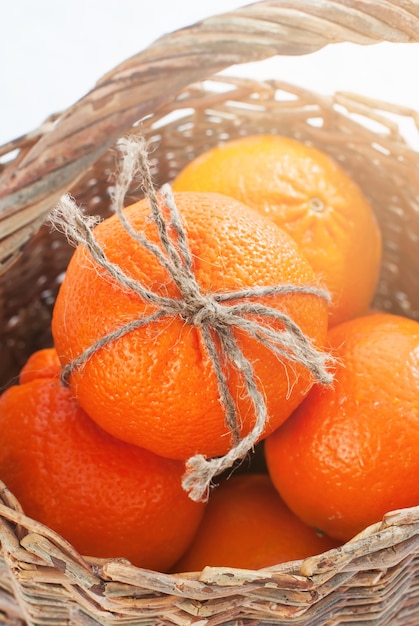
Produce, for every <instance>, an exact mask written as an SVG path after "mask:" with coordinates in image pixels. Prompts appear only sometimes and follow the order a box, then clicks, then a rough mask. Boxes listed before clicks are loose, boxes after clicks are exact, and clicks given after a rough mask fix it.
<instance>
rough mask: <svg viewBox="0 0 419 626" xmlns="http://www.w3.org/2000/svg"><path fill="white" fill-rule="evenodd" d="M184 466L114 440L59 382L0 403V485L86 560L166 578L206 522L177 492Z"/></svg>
mask: <svg viewBox="0 0 419 626" xmlns="http://www.w3.org/2000/svg"><path fill="white" fill-rule="evenodd" d="M183 472H184V464H183V463H182V462H180V461H173V460H169V459H164V458H162V457H159V456H157V455H155V454H153V453H151V452H149V451H147V450H143V449H141V448H139V447H136V446H133V445H129V444H127V443H124V442H122V441H119V440H117V439H114V438H113V437H111V436H110V435H108V434H107V433H105V432H104V431H103V430H101V429H100V428H99V427H98V426H97V425H96V424H95V423H94V422H93V421H92V420H90V419H89V418H88V416H87V415H86V413H85V412H84V411H83V410H82V409H81V408H80V407H79V406H78V404H77V403H76V401H75V400H74V398H73V396H72V392H71V391H70V390H69V389H67V388H65V387H63V386H62V385H60V383H59V382H58V380H57V378H39V379H32V380H31V381H29V382H27V383H24V384H21V385H16V386H14V387H11V388H9V389H8V390H7V391H5V392H4V393H3V395H2V396H1V397H0V478H1V479H2V480H3V482H4V483H5V484H6V485H7V487H8V488H9V489H10V490H11V491H12V493H13V494H14V495H15V496H16V497H17V498H18V500H19V501H20V503H21V505H22V507H23V510H24V511H25V513H26V514H27V515H28V516H30V517H32V518H34V519H36V520H38V521H39V522H42V523H44V524H46V525H47V526H48V527H50V528H52V529H53V530H55V531H56V532H58V533H60V534H61V536H63V537H64V538H65V539H66V540H67V541H69V542H70V543H71V544H72V545H73V546H74V547H75V548H76V549H77V550H78V551H79V552H80V553H82V554H84V555H86V556H94V557H124V558H126V559H129V560H130V561H131V562H132V563H133V564H134V565H137V566H141V567H146V568H151V569H155V570H167V569H169V568H170V567H171V566H173V564H174V563H175V561H177V560H178V559H179V557H180V556H181V554H182V553H183V552H184V551H185V549H186V548H187V546H188V545H189V543H190V541H191V540H192V538H193V536H194V534H195V532H196V529H197V527H198V524H199V522H200V520H201V517H202V513H203V505H202V504H200V503H196V502H193V501H192V500H191V499H190V498H189V497H188V495H187V494H186V493H185V491H184V490H183V489H182V486H181V477H182V475H183Z"/></svg>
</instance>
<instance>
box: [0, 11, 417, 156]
mask: <svg viewBox="0 0 419 626" xmlns="http://www.w3.org/2000/svg"><path fill="white" fill-rule="evenodd" d="M371 2H373V0H371ZM243 4H245V0H242V1H240V0H67V1H61V0H13V2H11V1H10V0H9V1H6V0H3V3H2V8H1V18H0V19H1V22H0V145H2V144H4V143H6V142H7V141H9V140H11V139H13V138H15V137H17V136H19V135H21V134H23V133H25V132H27V131H30V130H33V129H34V128H36V127H37V126H38V125H39V124H40V123H41V122H42V121H43V120H44V119H45V118H46V117H47V116H49V115H50V114H51V113H55V112H58V111H61V110H63V109H65V108H67V107H68V106H71V105H72V104H73V103H74V102H75V101H76V100H78V99H79V98H80V97H81V96H83V95H84V94H85V93H86V92H87V91H88V90H89V89H91V88H92V86H93V85H94V83H95V81H96V80H98V79H99V78H100V77H101V76H102V75H103V74H104V73H106V72H107V71H109V70H110V69H112V68H113V67H114V66H115V65H117V64H118V63H120V62H121V61H123V60H125V59H126V58H128V57H129V56H131V55H133V54H135V53H137V52H139V51H141V50H143V49H144V48H145V47H147V45H149V44H150V43H151V42H152V41H154V40H155V39H156V38H157V37H159V36H160V35H162V34H164V33H166V32H171V31H173V30H175V29H177V28H180V27H183V26H186V25H188V24H190V23H193V22H195V21H197V20H199V19H202V18H204V17H207V16H209V15H213V14H215V13H221V12H224V11H228V10H231V9H234V8H236V7H239V6H241V5H243ZM240 72H241V73H243V72H245V73H247V74H248V75H250V76H254V77H263V78H265V77H266V78H280V79H283V80H286V81H289V82H294V83H296V84H298V85H301V86H306V87H308V88H310V89H313V90H314V91H316V92H318V93H326V94H327V93H334V92H335V91H337V90H340V89H344V90H349V91H354V92H356V93H362V94H365V95H368V96H371V97H376V98H380V99H383V100H386V101H390V102H395V103H398V104H406V105H408V106H410V107H412V108H414V109H415V110H416V111H419V78H418V77H419V73H418V72H419V44H377V45H373V46H363V47H360V46H351V45H348V44H338V45H333V46H328V47H327V48H325V49H323V50H321V51H319V52H317V53H315V54H312V55H308V56H303V57H295V58H288V57H279V58H275V59H271V60H268V61H266V62H263V63H258V64H253V65H251V66H248V67H243V66H241V67H240V68H237V71H236V68H232V69H230V71H229V73H240ZM415 139H416V137H415V138H414V139H413V141H415Z"/></svg>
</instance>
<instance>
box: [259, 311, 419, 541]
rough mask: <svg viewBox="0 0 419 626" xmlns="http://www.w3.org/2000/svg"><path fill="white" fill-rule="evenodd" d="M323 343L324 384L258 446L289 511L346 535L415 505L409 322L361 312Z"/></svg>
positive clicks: (418, 326) (416, 413)
mask: <svg viewBox="0 0 419 626" xmlns="http://www.w3.org/2000/svg"><path fill="white" fill-rule="evenodd" d="M329 341H330V346H331V348H332V349H333V351H334V352H335V353H336V355H337V357H338V365H337V367H336V373H335V382H334V386H333V388H322V389H320V388H313V389H312V391H311V392H310V394H309V395H308V396H307V398H306V399H305V400H304V401H303V402H302V404H301V405H300V406H299V407H298V408H297V410H296V411H295V412H294V414H293V415H292V416H291V417H290V418H289V420H288V421H287V422H286V423H285V424H284V425H283V426H281V427H280V428H279V429H278V430H277V431H276V432H275V433H274V434H273V435H272V436H271V437H269V438H268V439H267V440H266V441H265V454H266V461H267V466H268V469H269V473H270V475H271V477H272V481H273V483H274V484H275V486H276V488H277V490H278V492H279V493H280V494H281V496H282V497H283V499H284V500H285V502H286V503H287V504H288V506H289V507H290V508H291V509H292V510H293V511H294V513H296V514H297V515H298V516H299V517H301V518H302V519H303V520H304V521H305V522H306V523H308V524H310V525H312V526H315V527H316V528H319V529H321V530H323V531H324V532H325V533H327V534H329V535H331V536H333V537H337V538H338V539H341V540H347V539H350V538H351V537H353V536H354V535H355V534H357V533H358V532H359V531H361V530H362V529H364V528H365V527H367V526H368V525H370V524H372V523H375V522H378V521H380V520H381V519H382V517H383V515H384V514H385V513H386V512H388V511H390V510H394V509H398V508H403V507H409V506H416V505H419V481H418V475H419V396H418V382H419V323H418V322H416V321H413V320H410V319H407V318H404V317H401V316H397V315H390V314H386V313H376V314H373V313H371V314H369V315H367V316H365V317H360V318H358V319H355V320H351V321H348V322H345V323H343V324H341V325H339V326H336V327H334V328H333V329H331V331H330V333H329Z"/></svg>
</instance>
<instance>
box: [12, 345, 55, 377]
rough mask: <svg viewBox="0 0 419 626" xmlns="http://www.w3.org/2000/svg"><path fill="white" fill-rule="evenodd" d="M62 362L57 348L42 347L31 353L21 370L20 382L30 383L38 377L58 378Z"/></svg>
mask: <svg viewBox="0 0 419 626" xmlns="http://www.w3.org/2000/svg"><path fill="white" fill-rule="evenodd" d="M60 373H61V363H60V360H59V358H58V355H57V351H56V350H55V348H42V349H41V350H37V351H36V352H34V353H33V354H31V355H30V356H29V358H28V360H27V361H26V363H25V364H24V366H23V367H22V369H21V370H20V374H19V382H20V383H21V384H23V383H28V382H29V381H30V380H36V379H37V378H58V377H59V376H60Z"/></svg>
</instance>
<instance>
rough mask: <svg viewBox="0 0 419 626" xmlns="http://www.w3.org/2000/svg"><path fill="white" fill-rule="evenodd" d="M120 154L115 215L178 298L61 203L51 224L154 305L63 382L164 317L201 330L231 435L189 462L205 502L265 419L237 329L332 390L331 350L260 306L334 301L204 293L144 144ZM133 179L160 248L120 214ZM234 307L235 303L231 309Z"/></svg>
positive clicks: (297, 289) (80, 360)
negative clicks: (238, 390)
mask: <svg viewBox="0 0 419 626" xmlns="http://www.w3.org/2000/svg"><path fill="white" fill-rule="evenodd" d="M119 150H120V152H121V155H122V156H121V171H120V172H119V176H118V180H117V182H116V185H115V188H114V191H113V205H114V209H115V212H116V214H117V216H118V218H119V219H120V221H121V223H122V225H123V226H124V228H125V229H126V231H127V232H128V233H129V234H130V236H131V237H133V239H135V240H136V241H137V242H138V243H139V244H140V245H142V246H144V247H145V248H146V249H147V250H148V251H150V252H151V253H152V254H153V255H154V256H155V257H156V259H157V260H158V261H159V262H160V263H161V265H162V266H163V267H164V268H165V269H166V270H167V271H168V273H169V275H170V277H171V279H172V280H173V281H174V283H175V284H176V285H177V287H178V289H179V292H180V297H179V298H170V297H164V296H160V295H158V294H156V293H154V292H153V291H150V290H148V289H147V288H146V287H145V286H144V285H142V284H141V283H140V282H139V281H137V280H135V279H133V278H131V277H130V276H127V275H126V274H125V272H124V271H123V270H122V269H121V267H119V266H118V265H116V264H114V263H112V262H111V261H110V260H109V259H108V258H107V257H106V254H105V252H104V250H103V249H102V247H101V246H100V245H99V244H98V242H97V241H96V239H95V236H94V232H93V228H94V226H95V224H96V223H97V220H96V219H95V218H92V217H88V216H85V215H84V214H83V213H82V211H81V210H80V209H79V208H78V207H77V205H76V204H75V203H74V201H73V200H72V199H71V198H70V197H69V196H65V197H64V198H62V200H61V202H60V204H59V205H58V206H57V208H56V209H55V210H54V211H53V212H52V214H51V221H52V223H53V224H54V225H55V226H56V227H57V228H59V229H60V230H63V231H64V233H65V234H66V236H67V238H68V239H69V240H70V241H71V242H72V243H74V244H83V245H85V246H86V247H87V248H88V250H89V252H90V254H91V255H92V257H93V259H94V260H95V262H96V263H97V264H98V265H99V266H101V267H102V268H104V269H105V270H106V271H107V272H109V274H110V275H111V276H112V277H113V278H114V279H115V280H116V281H117V282H118V283H119V284H120V285H121V286H122V287H124V288H125V289H128V290H132V291H134V292H135V293H137V294H138V295H139V296H140V298H141V299H142V300H144V301H145V302H148V303H150V304H153V305H155V307H156V309H155V311H154V312H153V313H151V314H150V315H144V316H142V317H139V318H138V319H135V320H133V321H130V322H128V323H127V324H124V325H123V326H122V327H120V328H116V329H115V330H114V331H112V332H110V333H109V334H107V335H105V336H104V337H101V338H100V339H99V340H98V341H97V342H96V343H94V344H93V345H92V346H90V347H89V348H88V349H87V350H85V351H84V352H83V353H82V354H80V355H79V356H78V357H77V358H75V359H74V360H73V361H71V362H70V363H68V364H67V365H66V366H65V367H64V368H63V372H62V379H63V381H64V382H65V383H67V381H68V379H69V377H70V375H71V373H72V372H73V371H74V370H75V369H76V368H78V367H80V366H81V365H83V364H84V363H85V362H86V361H87V360H88V359H89V358H90V357H91V356H92V355H93V354H94V353H95V352H97V351H98V350H99V349H101V348H102V347H103V346H105V345H107V344H109V343H110V342H112V341H116V340H118V339H119V338H120V337H122V336H123V335H125V334H127V333H129V332H131V331H132V330H135V329H136V328H139V327H142V326H145V325H147V324H152V323H153V322H155V321H156V320H158V319H161V318H163V317H171V316H180V317H181V318H182V319H183V320H184V321H185V322H187V323H188V324H193V325H194V326H196V327H198V328H199V329H200V332H201V335H202V338H203V341H204V345H205V347H206V350H207V351H208V354H209V357H210V359H211V361H212V364H213V367H214V372H215V374H216V378H217V383H218V391H219V397H220V401H221V403H222V405H223V407H224V410H225V419H226V424H227V426H228V428H229V431H230V433H231V435H232V447H231V449H230V450H229V452H228V453H227V454H225V455H224V456H222V457H219V458H213V459H207V458H205V457H204V456H203V455H201V454H197V455H195V456H193V457H192V458H190V459H189V460H188V461H187V463H186V472H185V475H184V478H183V487H184V489H185V490H186V491H187V492H188V493H189V495H190V497H191V498H192V499H193V500H202V499H204V498H205V497H206V496H207V494H208V489H209V486H210V484H211V481H212V480H213V478H214V477H215V476H216V475H218V474H220V473H221V472H223V471H224V470H225V469H228V468H229V467H231V466H232V465H233V464H234V463H235V462H236V461H238V460H240V459H242V458H244V457H245V455H246V454H247V453H248V452H249V451H250V450H251V449H253V447H254V445H255V444H256V442H257V441H258V440H259V437H260V436H261V434H262V433H263V431H264V428H265V425H266V422H267V420H268V415H267V408H266V404H265V400H264V397H263V394H262V392H261V391H260V389H259V388H258V385H257V384H256V381H255V377H254V373H253V367H252V364H251V363H250V362H249V360H248V359H247V358H246V357H245V356H244V354H243V352H242V350H241V349H240V347H239V345H238V343H237V341H236V338H235V336H234V332H233V331H234V328H240V329H242V330H244V331H245V332H246V333H248V334H249V335H251V336H252V337H254V338H255V339H256V340H257V341H259V342H260V343H262V344H263V345H264V346H266V347H268V348H269V349H270V350H271V351H273V352H274V353H276V354H277V355H278V356H279V357H283V358H284V359H285V360H286V361H291V362H295V363H300V364H303V365H304V366H305V367H306V368H307V369H308V370H309V371H310V372H311V374H312V376H313V377H314V378H315V379H316V380H317V381H318V382H320V383H322V384H330V383H331V382H332V374H331V373H330V371H328V366H329V365H330V364H331V363H332V357H331V356H330V355H329V354H328V353H326V352H321V351H318V350H317V349H316V348H315V347H314V346H313V345H312V343H311V341H310V340H309V339H308V338H307V337H306V336H305V335H304V333H303V332H302V330H301V329H300V327H299V326H298V325H297V324H296V323H295V322H294V321H293V320H292V319H291V318H290V317H289V316H288V315H286V314H285V313H284V312H282V311H280V310H278V309H275V308H272V307H268V306H266V305H264V304H261V303H260V302H258V298H261V297H264V298H265V297H266V296H271V295H272V296H273V295H277V294H286V293H287V294H289V293H305V294H313V295H315V296H318V297H320V298H324V299H326V300H329V295H328V293H327V292H326V291H324V290H322V289H319V288H316V287H311V286H299V285H274V286H255V287H251V288H248V289H242V290H237V291H232V292H228V293H210V294H207V293H205V294H204V293H202V292H201V290H200V287H199V285H198V283H197V280H196V277H195V275H194V273H193V257H192V254H191V251H190V248H189V245H188V241H187V236H186V232H185V229H184V227H183V224H182V220H181V216H180V213H179V211H178V209H177V207H176V204H175V202H174V199H173V195H172V192H171V188H170V186H169V185H164V186H163V187H162V188H161V190H160V196H161V200H162V201H163V203H164V205H165V206H166V207H167V209H168V212H169V217H168V219H167V218H165V217H164V215H163V212H162V209H161V203H159V199H158V195H157V194H156V192H155V189H154V186H153V184H152V177H151V173H150V168H149V163H148V158H147V151H146V147H145V142H144V141H143V140H142V139H138V138H129V139H124V140H120V142H119ZM136 178H139V179H140V180H141V181H142V187H143V190H144V193H145V196H146V197H147V198H148V200H149V203H150V207H151V215H152V218H153V220H154V221H155V223H156V226H157V229H158V234H159V238H160V243H161V247H159V246H158V245H156V244H155V243H153V242H151V241H149V240H148V239H147V238H146V237H145V235H144V234H143V233H142V232H137V231H136V230H135V229H134V228H133V226H132V225H131V223H130V222H129V221H128V220H127V218H126V216H125V214H124V212H123V207H124V200H125V196H126V193H127V192H128V189H129V186H130V185H131V183H132V181H133V180H134V179H136ZM169 228H170V229H171V232H172V233H173V235H171V234H170V232H169ZM231 301H236V303H235V304H228V305H227V303H228V302H231ZM247 316H251V317H253V318H254V317H255V316H257V317H258V319H259V320H261V319H267V320H268V321H269V320H277V321H279V322H281V324H282V327H283V328H282V329H281V330H274V329H272V328H271V327H270V326H269V323H267V324H264V323H262V322H260V321H254V319H249V317H247ZM229 367H232V368H235V369H236V370H238V371H239V372H240V374H241V376H242V377H243V380H244V382H245V386H246V390H247V393H248V395H249V397H250V399H251V401H252V404H253V407H254V411H255V418H256V419H255V424H254V427H253V429H252V431H251V432H250V433H249V434H248V435H246V436H245V437H243V438H240V430H239V424H238V416H237V408H236V405H235V402H234V399H233V397H232V395H231V392H230V390H229V386H228V382H227V375H226V371H227V370H228V368H229Z"/></svg>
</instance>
